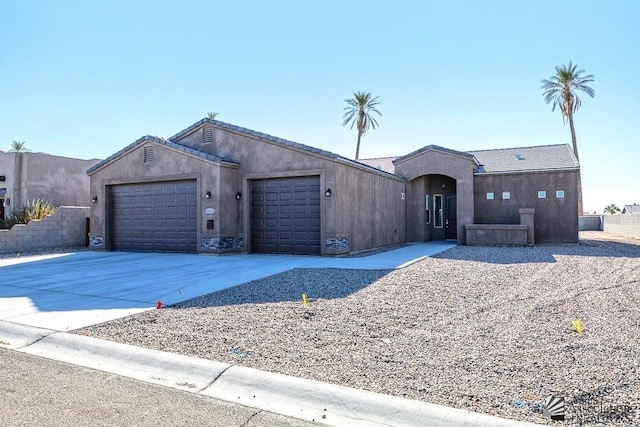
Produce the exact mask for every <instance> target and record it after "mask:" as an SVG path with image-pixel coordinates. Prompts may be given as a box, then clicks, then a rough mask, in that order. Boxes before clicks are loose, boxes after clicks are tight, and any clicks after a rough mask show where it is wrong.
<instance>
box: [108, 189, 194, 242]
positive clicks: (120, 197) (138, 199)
mask: <svg viewBox="0 0 640 427" xmlns="http://www.w3.org/2000/svg"><path fill="white" fill-rule="evenodd" d="M110 202H111V203H110V206H111V249H112V250H114V251H142V252H196V250H197V240H198V211H197V207H198V197H197V186H196V181H169V182H150V183H144V184H126V185H114V186H112V187H111V200H110Z"/></svg>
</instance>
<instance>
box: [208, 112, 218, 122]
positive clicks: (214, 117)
mask: <svg viewBox="0 0 640 427" xmlns="http://www.w3.org/2000/svg"><path fill="white" fill-rule="evenodd" d="M207 117H209V118H210V119H212V120H215V119H216V117H218V113H212V112H211V111H210V112H208V113H207Z"/></svg>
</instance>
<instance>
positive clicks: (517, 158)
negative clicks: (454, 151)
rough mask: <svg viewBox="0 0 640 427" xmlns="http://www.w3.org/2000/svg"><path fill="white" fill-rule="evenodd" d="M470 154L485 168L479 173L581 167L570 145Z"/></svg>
mask: <svg viewBox="0 0 640 427" xmlns="http://www.w3.org/2000/svg"><path fill="white" fill-rule="evenodd" d="M469 154H472V155H474V156H475V157H476V159H477V160H478V162H479V163H480V165H482V166H483V167H482V170H479V172H488V173H491V172H524V171H533V170H554V169H578V168H579V167H580V164H579V163H578V160H577V159H576V156H575V155H574V154H573V150H572V149H571V146H570V145H568V144H559V145H540V146H536V147H520V148H502V149H497V150H480V151H469Z"/></svg>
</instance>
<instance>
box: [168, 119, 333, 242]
mask: <svg viewBox="0 0 640 427" xmlns="http://www.w3.org/2000/svg"><path fill="white" fill-rule="evenodd" d="M204 127H209V129H210V131H211V135H212V138H211V140H210V142H206V143H205V142H204V135H203V132H204V131H203V129H204ZM204 127H202V128H198V129H196V130H195V131H194V132H192V133H190V134H188V135H184V136H183V137H181V138H180V139H177V140H175V142H176V143H178V144H182V145H186V146H188V147H191V148H195V149H197V150H200V151H204V152H207V153H211V154H214V155H216V156H220V157H222V158H226V159H229V160H232V161H234V162H238V163H239V164H240V166H239V167H238V174H239V182H237V183H236V184H230V182H232V181H228V180H224V181H222V182H223V183H224V184H223V187H224V186H228V188H227V189H226V190H221V191H226V192H227V196H225V199H224V200H225V201H226V200H228V201H229V202H233V203H234V204H235V205H236V206H237V209H238V210H239V211H238V213H237V214H235V215H236V216H234V218H235V220H236V221H239V223H238V225H239V227H240V229H241V230H242V238H243V241H244V242H245V247H244V250H245V251H250V250H251V233H250V232H251V190H250V181H251V180H255V179H266V178H282V177H293V176H309V175H318V176H320V188H321V191H322V193H323V195H322V197H321V203H322V206H321V209H322V213H321V217H322V221H323V222H322V227H321V230H322V231H321V241H323V242H325V241H326V240H327V236H329V238H332V237H335V236H334V230H335V221H336V205H335V203H336V202H335V200H336V198H334V197H324V191H325V189H327V188H332V189H335V188H336V179H335V176H336V163H335V160H333V159H329V158H327V157H324V156H320V155H315V154H314V153H311V152H307V151H301V150H300V149H296V148H293V147H287V146H283V145H282V144H278V143H271V142H268V141H264V140H262V139H258V138H251V137H249V136H246V135H243V134H239V133H237V132H233V131H231V130H227V129H219V128H216V127H214V126H211V125H205V126H204ZM336 191H337V190H336ZM237 192H241V193H242V197H241V200H240V202H237V201H236V200H235V194H236V193H237ZM243 224H246V226H245V227H243ZM321 251H322V253H323V254H330V253H335V252H334V251H327V250H326V248H325V246H322V248H321Z"/></svg>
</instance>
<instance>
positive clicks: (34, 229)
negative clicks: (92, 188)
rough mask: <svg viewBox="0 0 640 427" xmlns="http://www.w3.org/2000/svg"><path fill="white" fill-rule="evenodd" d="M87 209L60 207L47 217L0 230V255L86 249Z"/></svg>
mask: <svg viewBox="0 0 640 427" xmlns="http://www.w3.org/2000/svg"><path fill="white" fill-rule="evenodd" d="M88 216H89V208H85V207H70V206H62V207H59V208H58V209H56V211H55V213H53V214H52V215H49V216H48V217H46V218H44V219H41V220H35V221H31V222H30V223H29V224H26V225H22V224H18V225H14V226H13V227H11V229H10V230H0V252H23V251H32V250H39V249H48V248H55V247H70V246H85V244H86V239H87V234H86V219H87V217H88Z"/></svg>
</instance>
